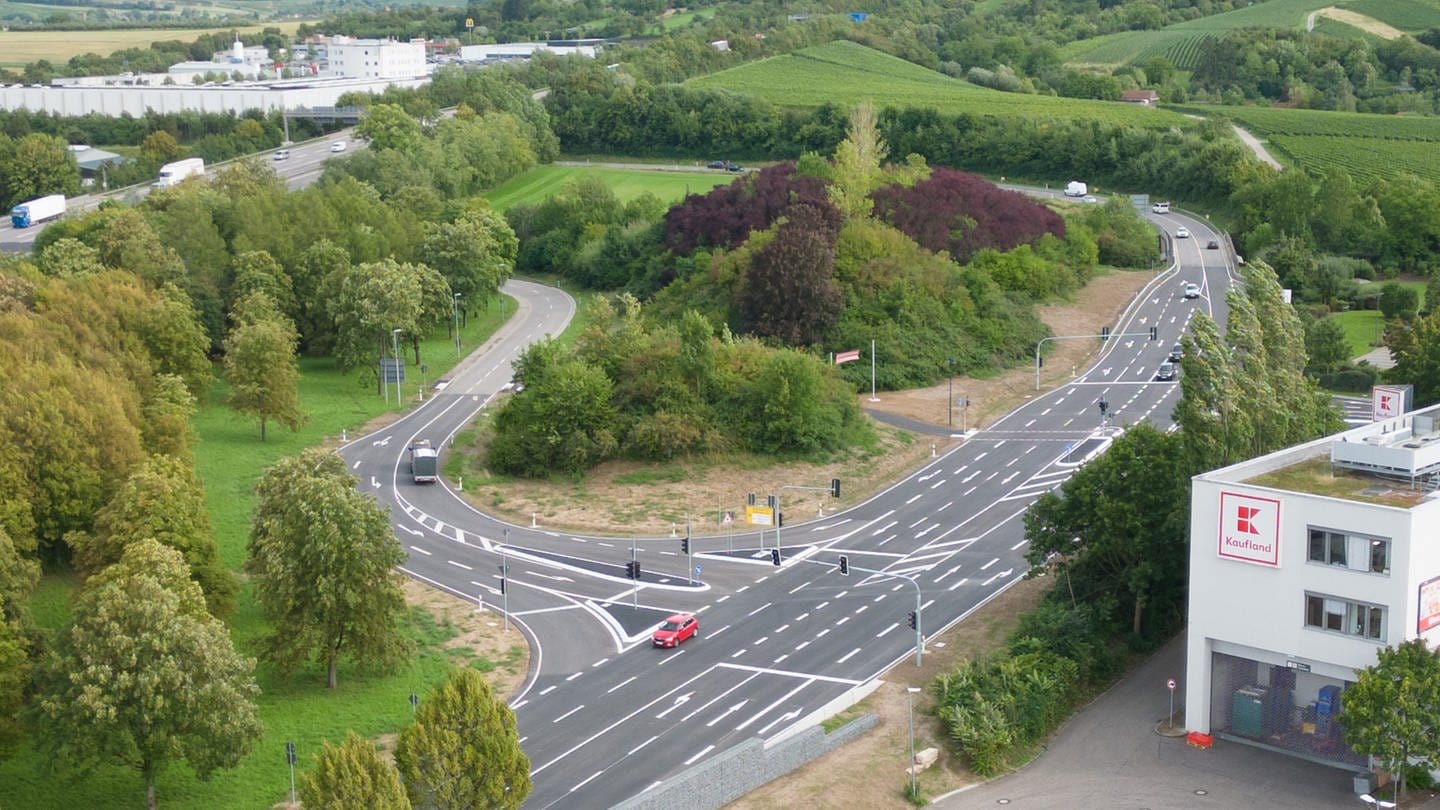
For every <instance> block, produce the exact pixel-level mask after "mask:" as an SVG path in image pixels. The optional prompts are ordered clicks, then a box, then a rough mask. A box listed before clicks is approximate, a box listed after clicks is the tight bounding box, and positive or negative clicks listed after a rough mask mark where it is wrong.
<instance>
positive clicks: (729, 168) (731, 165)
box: [725, 160, 740, 172]
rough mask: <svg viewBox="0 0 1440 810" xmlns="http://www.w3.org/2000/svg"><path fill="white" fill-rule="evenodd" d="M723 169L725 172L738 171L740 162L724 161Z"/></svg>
mask: <svg viewBox="0 0 1440 810" xmlns="http://www.w3.org/2000/svg"><path fill="white" fill-rule="evenodd" d="M725 171H727V172H738V171H740V164H739V163H736V162H735V161H733V160H732V161H730V162H729V163H726V164H725Z"/></svg>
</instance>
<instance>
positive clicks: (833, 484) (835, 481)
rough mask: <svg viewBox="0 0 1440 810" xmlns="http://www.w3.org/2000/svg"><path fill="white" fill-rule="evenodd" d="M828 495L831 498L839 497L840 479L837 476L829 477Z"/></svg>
mask: <svg viewBox="0 0 1440 810" xmlns="http://www.w3.org/2000/svg"><path fill="white" fill-rule="evenodd" d="M830 497H832V498H838V497H840V479H839V478H831V479H830Z"/></svg>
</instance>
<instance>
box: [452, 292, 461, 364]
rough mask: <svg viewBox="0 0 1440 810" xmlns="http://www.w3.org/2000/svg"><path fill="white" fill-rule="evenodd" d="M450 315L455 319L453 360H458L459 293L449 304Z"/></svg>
mask: <svg viewBox="0 0 1440 810" xmlns="http://www.w3.org/2000/svg"><path fill="white" fill-rule="evenodd" d="M450 314H451V315H452V316H454V318H455V359H456V360H459V359H460V293H455V298H454V299H453V300H452V301H451V303H450Z"/></svg>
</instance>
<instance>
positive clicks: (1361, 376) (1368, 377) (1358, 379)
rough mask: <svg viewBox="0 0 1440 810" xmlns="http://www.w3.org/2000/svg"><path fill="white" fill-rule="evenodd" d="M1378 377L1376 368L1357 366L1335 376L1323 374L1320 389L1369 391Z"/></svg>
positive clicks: (1341, 371)
mask: <svg viewBox="0 0 1440 810" xmlns="http://www.w3.org/2000/svg"><path fill="white" fill-rule="evenodd" d="M1377 376H1378V375H1377V374H1376V371H1375V369H1374V368H1371V367H1369V366H1355V367H1352V368H1347V369H1342V370H1340V371H1337V372H1335V373H1334V374H1321V375H1320V387H1321V388H1324V389H1327V390H1330V391H1369V390H1370V387H1371V386H1373V385H1375V381H1376V379H1377Z"/></svg>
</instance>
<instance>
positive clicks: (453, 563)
mask: <svg viewBox="0 0 1440 810" xmlns="http://www.w3.org/2000/svg"><path fill="white" fill-rule="evenodd" d="M445 562H447V563H450V564H451V565H453V566H455V567H456V568H464V569H465V570H466V571H474V570H475V569H474V568H471V567H470V566H468V565H466V564H465V563H458V562H455V561H454V560H446V561H445Z"/></svg>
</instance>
